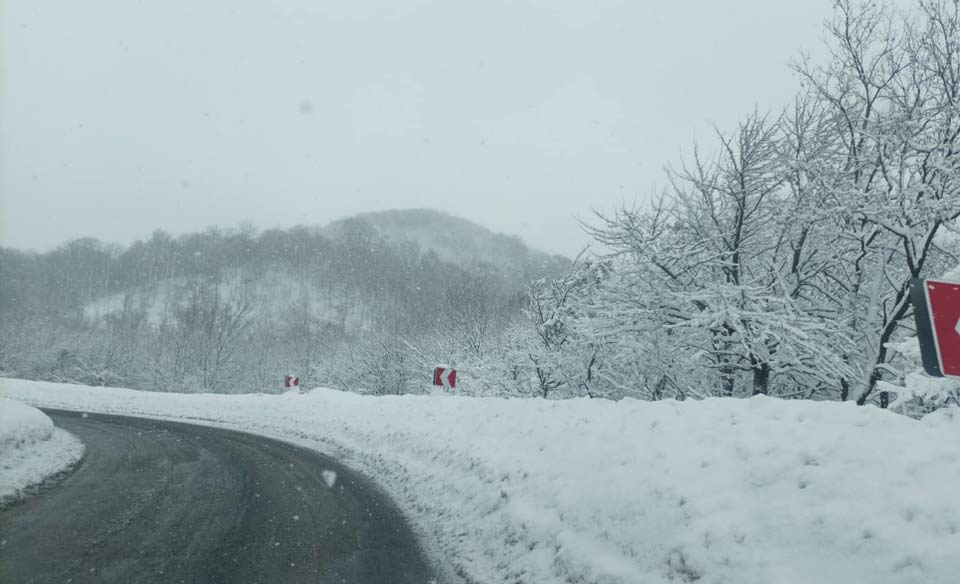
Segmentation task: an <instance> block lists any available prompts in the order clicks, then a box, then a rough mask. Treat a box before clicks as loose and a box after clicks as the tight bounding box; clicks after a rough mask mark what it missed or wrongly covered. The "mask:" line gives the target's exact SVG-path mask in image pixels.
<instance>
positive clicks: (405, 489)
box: [0, 379, 960, 584]
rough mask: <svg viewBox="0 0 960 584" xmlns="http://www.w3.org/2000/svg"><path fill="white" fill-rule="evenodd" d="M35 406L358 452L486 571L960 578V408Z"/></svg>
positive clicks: (514, 576) (161, 397)
mask: <svg viewBox="0 0 960 584" xmlns="http://www.w3.org/2000/svg"><path fill="white" fill-rule="evenodd" d="M0 395H5V396H9V397H17V398H18V399H23V400H26V401H29V402H30V403H33V404H36V405H47V406H55V407H65V408H72V409H82V410H87V411H99V412H112V413H125V414H138V415H148V416H157V417H167V418H179V419H188V420H194V421H200V422H205V423H216V424H221V425H227V426H230V427H234V428H239V429H245V430H248V431H252V432H257V433H261V434H265V435H270V436H275V437H279V438H283V439H286V440H289V441H292V442H297V443H300V444H303V445H306V446H310V447H313V448H316V449H318V450H321V451H323V452H326V453H328V454H331V455H333V456H337V457H339V458H341V459H342V460H343V461H344V462H345V463H346V464H348V465H350V466H353V467H354V468H356V469H357V470H360V471H362V472H365V473H366V474H368V475H370V476H371V477H373V478H374V479H376V480H377V481H378V482H379V484H380V485H382V486H383V488H384V489H385V490H386V491H387V492H389V493H390V495H391V496H392V497H393V498H394V499H395V500H396V501H397V503H398V504H399V505H400V506H401V507H402V508H404V509H405V510H406V512H407V513H408V515H409V516H410V518H411V519H412V521H413V522H414V524H415V526H416V527H417V528H418V530H419V531H420V533H422V534H423V536H424V537H425V540H426V545H427V547H428V549H431V550H432V552H433V553H434V555H435V556H436V557H438V558H441V559H442V560H443V561H445V562H446V563H447V564H449V565H451V566H452V567H453V568H454V569H455V570H456V571H458V572H460V573H462V574H464V575H466V576H467V578H469V579H471V580H474V581H476V582H510V583H513V582H523V583H530V584H539V583H558V584H559V583H570V582H591V583H593V582H596V583H604V584H606V583H610V584H614V583H635V582H644V583H650V584H657V583H660V584H666V583H673V584H676V583H683V582H694V581H695V582H697V583H698V584H707V583H710V584H761V583H762V584H778V583H783V584H800V583H814V582H816V583H823V582H836V583H844V584H853V583H863V584H867V583H869V584H885V583H889V584H894V583H896V584H910V583H917V584H919V583H924V584H948V583H953V582H955V581H956V574H958V573H960V499H958V497H957V496H956V492H957V489H958V487H960V415H956V414H953V415H952V414H951V412H949V411H948V412H939V413H938V414H935V415H934V416H931V417H929V418H928V419H925V420H922V421H915V420H911V419H909V418H905V417H903V416H899V415H896V414H892V413H889V412H884V411H881V410H878V409H876V408H872V407H856V406H853V405H849V404H836V403H815V402H801V401H792V402H787V401H781V400H776V399H770V398H754V399H750V400H732V399H728V400H720V399H714V400H707V401H704V402H671V401H667V402H656V403H648V402H638V401H631V400H627V401H623V402H616V403H615V402H608V401H604V400H588V399H580V400H570V401H562V402H556V401H544V400H503V399H493V398H486V399H470V398H449V397H439V396H438V397H431V396H417V397H414V396H409V397H364V396H359V395H354V394H349V393H341V392H336V391H330V390H317V391H314V392H311V393H310V394H307V395H283V396H276V395H245V396H226V395H182V394H157V393H148V392H138V391H130V390H121V389H105V388H89V387H82V386H67V385H58V384H51V383H40V382H28V381H19V380H3V379H0Z"/></svg>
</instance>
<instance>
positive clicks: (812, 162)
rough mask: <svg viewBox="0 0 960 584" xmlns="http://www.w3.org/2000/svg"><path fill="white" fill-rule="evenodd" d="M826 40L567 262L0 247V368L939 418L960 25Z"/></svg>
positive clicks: (290, 245) (273, 234)
mask: <svg viewBox="0 0 960 584" xmlns="http://www.w3.org/2000/svg"><path fill="white" fill-rule="evenodd" d="M825 32H826V34H825V42H827V44H828V47H827V48H828V49H829V50H828V51H826V52H825V54H827V55H828V57H827V58H826V59H825V60H814V59H809V58H803V57H798V58H797V59H796V61H795V63H794V65H793V68H794V70H795V74H796V79H797V91H796V96H795V98H794V100H793V101H792V102H791V103H789V104H785V105H784V106H783V107H782V109H781V108H780V107H779V105H778V104H761V105H760V106H759V107H754V105H753V104H743V105H744V110H745V111H747V112H749V113H747V114H746V115H745V116H744V117H743V119H742V121H741V122H740V123H739V124H738V125H737V126H736V127H733V128H718V129H717V131H716V133H715V135H713V136H712V137H710V138H709V139H707V140H703V141H702V142H701V143H698V144H693V145H691V147H690V148H689V150H688V153H687V155H686V156H685V157H684V158H683V159H682V160H677V161H674V162H673V163H672V164H671V165H670V166H669V168H668V170H667V172H666V179H665V184H666V185H667V186H666V188H664V189H662V190H661V191H660V192H659V193H658V194H657V196H655V197H654V198H653V201H652V202H643V203H637V204H636V205H634V206H628V207H624V208H620V209H613V210H601V211H600V212H599V213H598V215H597V216H596V217H595V218H594V219H593V220H590V221H587V224H586V225H585V229H587V230H588V231H589V233H590V234H591V235H592V236H593V238H594V240H595V242H596V243H595V245H594V246H593V247H592V248H591V249H590V250H589V251H587V252H585V253H584V254H582V255H581V256H580V257H578V258H577V259H576V260H575V261H573V262H565V261H562V260H560V259H557V258H550V257H549V256H545V255H541V254H537V253H535V252H532V251H530V250H528V249H527V248H525V247H524V246H522V244H520V243H519V242H516V241H513V243H512V244H513V245H514V246H515V247H514V249H513V250H512V251H511V250H509V249H504V250H501V251H499V252H496V253H495V254H494V257H501V258H504V259H505V260H504V261H506V259H507V258H509V259H510V260H511V261H510V263H509V264H506V263H499V264H498V263H497V262H496V261H473V262H472V261H470V260H469V258H467V257H464V256H463V255H462V254H461V256H460V257H453V256H450V255H447V256H446V257H444V256H443V255H442V254H438V252H437V251H436V250H435V249H431V248H430V243H429V242H428V243H427V244H424V242H423V241H422V240H421V241H417V238H415V237H413V238H411V240H410V241H402V240H398V239H397V238H396V237H386V236H385V235H384V232H383V230H382V229H381V230H378V229H377V228H375V227H371V225H370V224H369V223H364V222H357V223H348V224H346V227H343V226H341V228H340V229H337V230H334V231H331V230H327V231H323V230H316V229H309V228H294V229H290V230H273V231H266V232H263V233H260V234H257V233H256V232H254V231H253V230H251V229H238V230H232V231H216V230H213V231H209V232H206V233H201V234H194V235H187V236H182V237H179V238H173V237H170V236H168V235H165V234H163V233H157V234H155V235H154V236H153V237H152V238H151V239H149V240H146V241H143V242H138V243H136V244H134V245H133V246H131V247H129V248H126V249H121V248H119V247H115V246H110V245H106V244H102V243H100V242H97V241H95V240H79V241H74V242H71V243H69V244H67V245H65V246H63V247H61V248H58V249H57V250H55V251H53V252H50V253H46V254H32V253H24V252H18V251H14V250H9V249H5V250H2V255H0V302H2V311H0V327H2V332H0V374H3V375H7V376H20V377H26V378H38V379H46V380H54V381H71V382H79V383H86V384H95V385H96V384H102V385H119V386H125V387H136V388H141V389H152V390H162V391H213V392H237V391H252V390H264V389H270V388H273V389H275V388H276V387H277V384H278V382H279V380H280V379H281V376H282V374H283V373H286V372H292V373H295V374H298V375H300V376H301V377H302V378H303V380H304V383H306V384H309V385H314V386H316V385H323V386H328V387H334V388H341V389H348V390H354V391H361V392H369V393H391V394H402V393H411V392H421V391H424V389H425V385H426V381H427V380H428V378H429V370H430V367H431V366H432V365H433V364H434V363H439V362H445V363H450V364H452V365H455V366H457V367H458V368H459V369H460V370H461V379H462V380H463V381H462V385H461V387H460V389H459V391H461V392H463V393H466V394H471V395H504V396H527V397H544V398H564V397H573V396H585V395H586V396H592V397H609V398H614V399H618V398H622V397H635V398H641V399H650V400H658V399H663V398H673V397H676V398H681V399H684V398H688V397H689V398H702V397H707V396H744V395H752V394H769V395H776V396H781V397H789V398H804V399H817V400H851V401H855V402H857V403H859V404H866V403H876V404H879V405H881V406H882V407H887V406H889V405H891V404H893V405H896V406H897V407H898V408H902V409H903V410H904V411H907V412H910V413H920V412H924V411H928V410H929V409H931V408H935V407H937V406H938V405H941V404H943V403H947V402H948V401H951V400H953V401H956V400H957V399H958V389H957V387H958V386H957V384H955V383H951V382H936V383H931V382H928V381H926V380H925V379H924V378H923V377H922V376H921V375H919V374H918V373H917V370H918V369H919V365H918V363H919V361H918V359H917V356H916V352H915V343H912V341H911V339H912V335H913V332H914V331H913V323H912V315H913V310H912V307H911V305H910V299H909V295H908V286H909V282H910V280H911V279H913V278H923V277H939V276H942V275H944V274H946V273H948V272H950V271H951V270H953V269H955V268H957V266H958V264H960V258H958V255H960V237H958V230H957V219H958V217H960V6H958V4H957V3H956V2H953V1H950V0H930V1H924V2H920V3H918V4H917V5H916V6H915V7H914V8H913V9H912V10H910V11H907V12H898V11H896V10H893V9H890V8H885V7H884V6H883V5H881V4H877V3H869V2H868V3H860V2H851V1H840V2H837V4H836V6H835V11H834V14H833V15H832V17H831V19H830V20H829V21H828V23H827V24H826V30H825ZM758 74H762V72H758ZM731 82H732V83H733V82H735V80H731ZM584 196H585V197H586V196H589V193H585V194H584ZM400 231H401V232H402V230H400ZM394 233H396V230H395V231H394ZM401 239H402V238H401ZM449 245H450V246H451V247H452V248H456V247H457V246H458V243H457V241H456V239H455V238H454V239H453V240H451V241H450V243H449ZM518 257H519V258H525V261H520V262H517V258H518ZM898 398H899V399H898Z"/></svg>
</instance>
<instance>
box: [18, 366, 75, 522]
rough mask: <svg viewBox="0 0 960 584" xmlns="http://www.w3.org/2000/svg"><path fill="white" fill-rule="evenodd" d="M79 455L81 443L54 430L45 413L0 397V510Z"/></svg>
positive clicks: (67, 433) (65, 467) (60, 431)
mask: <svg viewBox="0 0 960 584" xmlns="http://www.w3.org/2000/svg"><path fill="white" fill-rule="evenodd" d="M3 383H4V382H3V381H0V385H2V384H3ZM81 456H83V444H82V443H81V442H80V441H79V440H77V439H76V438H75V437H74V436H73V435H72V434H70V433H69V432H67V431H65V430H61V429H60V428H56V427H54V425H53V421H52V420H51V419H50V418H48V417H47V416H46V414H44V413H43V412H41V411H40V410H38V409H36V408H32V407H30V406H28V405H26V404H23V403H20V402H19V401H15V400H12V399H4V398H2V397H0V508H2V507H3V506H5V505H7V504H9V503H11V502H13V501H15V500H17V499H18V498H20V497H21V496H22V495H24V494H25V493H27V492H29V489H30V488H32V487H35V486H37V485H39V484H41V483H43V481H45V480H46V479H48V478H50V477H51V476H53V475H56V474H57V473H59V472H62V471H64V470H66V469H67V468H69V467H70V466H71V465H73V464H75V463H76V462H77V461H78V460H80V457H81Z"/></svg>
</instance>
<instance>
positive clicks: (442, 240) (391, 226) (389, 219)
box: [323, 209, 569, 279]
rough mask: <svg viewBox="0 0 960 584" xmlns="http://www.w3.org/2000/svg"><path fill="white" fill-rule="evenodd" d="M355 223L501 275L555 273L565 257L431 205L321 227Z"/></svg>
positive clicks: (335, 233) (333, 231)
mask: <svg viewBox="0 0 960 584" xmlns="http://www.w3.org/2000/svg"><path fill="white" fill-rule="evenodd" d="M358 224H363V225H369V226H370V227H372V228H373V229H374V230H375V231H376V233H377V234H379V235H380V236H382V237H383V238H384V239H386V240H387V241H391V242H395V243H402V242H412V243H416V244H417V245H418V246H419V247H420V249H422V250H424V251H432V252H434V253H436V254H437V256H439V257H440V259H442V260H444V261H447V262H451V263H453V264H456V265H459V266H464V267H487V268H488V269H494V270H497V271H499V272H500V273H502V274H505V275H510V276H516V277H523V278H526V279H529V278H533V277H536V276H539V275H543V274H553V273H556V272H558V271H559V270H560V269H562V268H563V267H564V266H566V265H567V264H568V263H569V260H568V259H566V258H564V257H561V256H555V255H549V254H546V253H543V252H541V251H538V250H535V249H532V248H530V247H528V246H527V245H526V244H525V243H524V242H523V240H522V239H521V238H520V237H518V236H516V235H504V234H502V233H494V232H493V231H490V230H489V229H487V228H485V227H482V226H480V225H477V224H476V223H473V222H472V221H468V220H467V219H463V218H461V217H455V216H453V215H448V214H447V213H443V212H441V211H435V210H433V209H392V210H388V211H376V212H371V213H361V214H359V215H354V216H352V217H349V218H347V219H341V220H339V221H334V222H332V223H330V224H329V225H327V226H326V227H325V228H324V230H323V232H324V233H325V234H327V235H330V236H331V237H341V236H343V235H344V234H345V233H346V232H348V231H349V230H350V229H354V228H356V227H357V225H358Z"/></svg>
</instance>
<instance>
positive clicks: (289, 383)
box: [283, 375, 300, 391]
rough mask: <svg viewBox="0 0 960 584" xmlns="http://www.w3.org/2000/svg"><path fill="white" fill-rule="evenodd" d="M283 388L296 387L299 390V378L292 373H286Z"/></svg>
mask: <svg viewBox="0 0 960 584" xmlns="http://www.w3.org/2000/svg"><path fill="white" fill-rule="evenodd" d="M283 387H284V389H296V390H297V391H300V378H299V377H296V376H294V375H287V376H286V377H285V378H284V380H283Z"/></svg>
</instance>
